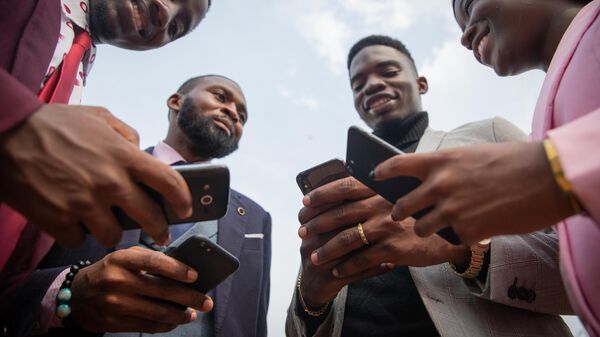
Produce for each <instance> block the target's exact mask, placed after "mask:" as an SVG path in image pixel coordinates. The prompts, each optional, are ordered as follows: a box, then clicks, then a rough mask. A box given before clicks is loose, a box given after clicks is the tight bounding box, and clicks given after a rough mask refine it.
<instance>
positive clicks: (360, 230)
mask: <svg viewBox="0 0 600 337" xmlns="http://www.w3.org/2000/svg"><path fill="white" fill-rule="evenodd" d="M356 228H357V229H358V235H359V236H360V239H361V240H362V242H363V243H364V244H365V246H368V245H369V240H367V236H366V235H365V230H364V229H363V224H362V222H359V223H358V225H356Z"/></svg>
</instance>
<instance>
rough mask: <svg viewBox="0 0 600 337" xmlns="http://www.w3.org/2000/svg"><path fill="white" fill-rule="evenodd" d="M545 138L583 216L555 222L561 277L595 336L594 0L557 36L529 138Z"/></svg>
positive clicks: (599, 76)
mask: <svg viewBox="0 0 600 337" xmlns="http://www.w3.org/2000/svg"><path fill="white" fill-rule="evenodd" d="M544 137H549V138H550V139H551V140H552V142H553V143H554V145H555V146H556V148H557V151H558V153H559V156H560V160H561V163H562V165H563V169H564V171H565V174H566V176H567V179H569V181H571V182H572V184H573V187H574V190H575V194H576V195H577V197H578V198H579V200H580V201H581V202H582V203H583V205H584V207H585V208H586V210H587V211H588V213H589V214H588V215H577V216H573V217H571V218H569V219H567V220H565V221H563V222H561V223H560V224H558V231H559V238H560V263H561V271H562V276H563V279H564V282H565V287H566V288H567V293H568V294H569V299H570V301H571V304H572V306H573V308H574V310H575V311H576V312H577V314H578V315H579V317H580V318H581V320H582V322H583V324H584V326H585V327H586V329H587V331H588V333H589V334H590V335H591V336H592V337H594V336H596V337H598V336H600V0H595V1H593V2H591V3H590V4H588V5H587V6H586V7H585V8H584V9H583V10H581V12H580V13H579V14H578V15H577V17H576V18H575V20H573V22H572V23H571V25H570V26H569V28H568V30H567V31H566V33H565V35H564V36H563V38H562V40H561V42H560V44H559V46H558V49H557V51H556V53H555V54H554V57H553V59H552V62H551V64H550V67H549V69H548V73H547V75H546V78H545V80H544V85H543V87H542V91H541V93H540V96H539V99H538V102H537V106H536V109H535V114H534V119H533V128H532V134H531V138H532V140H534V141H539V140H542V139H543V138H544Z"/></svg>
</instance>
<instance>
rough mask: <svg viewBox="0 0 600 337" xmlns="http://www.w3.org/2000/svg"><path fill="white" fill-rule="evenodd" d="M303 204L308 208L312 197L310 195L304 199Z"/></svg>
mask: <svg viewBox="0 0 600 337" xmlns="http://www.w3.org/2000/svg"><path fill="white" fill-rule="evenodd" d="M302 204H303V205H304V206H306V207H309V206H310V196H309V195H308V194H307V195H305V196H304V198H302Z"/></svg>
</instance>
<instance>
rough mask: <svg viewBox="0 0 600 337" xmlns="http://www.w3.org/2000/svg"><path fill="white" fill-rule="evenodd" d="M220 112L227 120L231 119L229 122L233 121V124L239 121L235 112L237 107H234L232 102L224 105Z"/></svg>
mask: <svg viewBox="0 0 600 337" xmlns="http://www.w3.org/2000/svg"><path fill="white" fill-rule="evenodd" d="M221 111H222V112H223V113H224V114H226V115H227V116H228V117H229V118H231V120H233V121H234V122H235V123H237V122H239V121H240V116H239V114H238V111H237V106H236V105H235V103H234V102H229V103H226V104H225V105H224V106H223V108H222V109H221Z"/></svg>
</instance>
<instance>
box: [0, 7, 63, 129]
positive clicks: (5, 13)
mask: <svg viewBox="0 0 600 337" xmlns="http://www.w3.org/2000/svg"><path fill="white" fill-rule="evenodd" d="M60 15H61V10H60V1H59V0H0V32H1V33H0V107H2V108H1V109H0V135H1V134H3V133H5V132H6V131H8V130H10V129H11V128H13V127H14V126H16V125H18V124H19V123H21V122H22V121H24V120H25V119H27V117H29V116H30V115H31V114H32V113H34V112H35V111H37V110H38V109H39V108H40V106H41V104H42V103H40V102H39V101H38V99H37V94H38V92H39V89H40V84H41V83H42V80H43V79H44V75H45V73H46V71H47V69H48V65H49V64H50V60H51V58H52V55H53V53H54V50H55V48H56V43H57V41H58V35H59V33H60Z"/></svg>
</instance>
